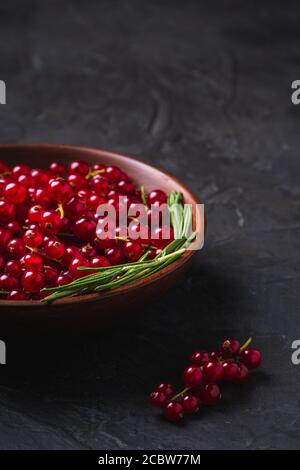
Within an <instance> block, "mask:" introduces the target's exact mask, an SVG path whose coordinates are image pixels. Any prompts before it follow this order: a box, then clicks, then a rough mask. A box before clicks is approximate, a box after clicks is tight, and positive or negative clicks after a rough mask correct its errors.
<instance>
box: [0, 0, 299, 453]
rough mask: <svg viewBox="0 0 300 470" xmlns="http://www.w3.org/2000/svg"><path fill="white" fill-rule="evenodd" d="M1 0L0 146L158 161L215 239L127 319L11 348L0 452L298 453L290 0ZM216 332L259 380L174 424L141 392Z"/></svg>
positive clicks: (0, 401) (295, 131) (295, 137)
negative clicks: (191, 196)
mask: <svg viewBox="0 0 300 470" xmlns="http://www.w3.org/2000/svg"><path fill="white" fill-rule="evenodd" d="M6 3H7V5H6V6H4V5H3V4H2V3H1V6H0V78H1V79H4V80H5V81H6V83H7V92H8V93H7V101H8V103H7V105H6V106H0V141H1V142H20V141H31V142H32V141H46V142H63V143H76V144H78V143H80V144H87V145H91V146H99V147H104V148H109V149H113V150H118V151H122V152H127V153H132V154H134V155H136V156H138V157H139V158H141V159H144V160H148V161H150V162H153V163H155V164H159V165H160V166H162V167H163V168H165V169H166V170H168V171H169V172H171V173H173V174H175V175H177V176H178V177H179V178H181V179H182V180H183V181H184V182H185V183H187V184H188V185H189V186H190V187H191V188H192V189H193V190H194V191H195V192H196V193H198V194H199V196H200V197H201V198H202V199H203V201H204V202H205V204H206V209H207V217H208V224H209V229H208V233H207V240H206V245H205V249H204V250H203V251H202V252H201V253H199V255H198V258H197V262H196V264H195V266H194V268H193V269H192V270H191V271H190V272H189V273H188V275H187V276H186V279H185V280H184V281H183V282H182V283H181V284H180V285H178V287H177V288H175V289H173V290H172V292H169V293H168V294H166V296H165V297H164V298H163V299H162V300H161V301H159V302H156V303H154V304H152V305H149V306H148V307H147V308H145V309H144V310H143V311H141V312H139V315H138V318H137V320H136V321H134V322H133V323H130V324H128V326H125V327H122V328H120V329H119V330H118V331H114V332H110V333H106V334H105V335H101V334H100V335H99V336H97V337H96V338H90V339H88V338H86V337H82V338H77V339H71V338H70V339H68V340H67V339H64V340H63V339H61V340H53V341H52V342H51V341H50V342H49V341H47V342H46V341H45V340H44V338H42V337H41V338H40V340H39V341H37V340H35V341H33V340H30V339H27V340H26V339H23V342H21V341H19V342H17V343H16V344H12V343H8V345H7V348H8V358H7V359H8V365H7V366H2V367H1V369H0V448H2V449H7V448H9V449H15V448H17V449H32V448H33V449H89V448H97V449H132V448H138V449H147V448H152V449H178V448H179V449H181V448H184V449H207V448H208V449H214V448H217V449H221V448H222V449H231V448H235V449H245V448H249V449H255V448H259V449H267V448H271V449H277V448H285V449H290V448H300V445H299V442H300V441H299V432H300V420H299V403H300V399H299V392H300V383H299V382H300V381H299V378H300V366H298V367H296V366H293V365H292V363H291V360H290V355H291V349H290V346H291V342H292V341H293V340H294V339H296V338H298V337H299V338H300V327H299V313H300V305H299V287H300V284H299V248H300V238H299V235H300V217H299V205H300V185H299V169H300V168H299V167H300V165H299V148H300V133H299V125H300V108H299V109H298V108H297V107H295V106H292V105H291V101H290V94H291V90H290V84H291V81H292V80H294V79H300V52H299V51H300V29H299V2H298V6H297V2H280V1H264V2H261V1H259V0H257V1H249V2H239V1H233V0H230V1H227V2H225V1H223V2H220V1H219V2H217V1H215V0H211V1H210V2H201V1H190V0H185V1H184V2H183V1H182V2H179V1H177V2H176V1H171V0H169V1H159V0H157V1H141V0H136V1H123V2H121V1H112V0H107V1H96V0H89V1H88V2H83V1H79V0H78V1H68V0H65V1H64V0H61V1H55V0H53V1H43V2H42V1H37V0H36V1H34V0H28V1H19V2H17V1H10V2H6ZM0 314H1V312H0ZM228 335H230V336H235V337H238V338H240V339H241V340H243V339H245V338H247V337H248V336H249V335H253V336H254V337H255V344H256V345H257V346H258V347H259V348H261V350H262V351H263V354H264V363H263V366H262V367H261V369H260V371H257V373H254V374H253V375H252V376H251V379H250V380H249V382H248V383H247V384H245V385H244V386H241V387H225V388H224V399H223V401H222V403H220V405H218V406H217V407H215V408H212V409H205V410H203V411H202V412H200V413H199V414H198V415H197V417H195V418H194V419H191V420H189V422H188V423H187V424H186V425H185V426H182V427H175V426H172V425H170V424H168V423H166V422H164V421H162V420H160V419H159V418H158V417H156V413H155V412H154V411H153V410H152V409H150V407H148V406H147V394H148V392H149V391H150V390H151V388H152V386H153V384H155V383H156V382H157V381H160V380H162V379H169V380H172V381H173V380H174V381H175V382H176V381H177V383H178V382H179V379H180V374H181V368H182V367H183V366H184V365H185V364H186V360H187V356H188V355H189V353H190V352H191V351H192V350H193V349H194V348H197V347H199V346H202V347H207V348H210V347H214V345H215V344H216V342H218V341H220V340H221V339H222V338H224V337H226V336H228ZM0 336H1V335H0Z"/></svg>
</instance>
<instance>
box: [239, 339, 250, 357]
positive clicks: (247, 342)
mask: <svg viewBox="0 0 300 470" xmlns="http://www.w3.org/2000/svg"><path fill="white" fill-rule="evenodd" d="M251 341H252V338H248V339H247V341H246V342H245V343H244V344H243V346H241V347H240V353H241V352H242V351H244V349H246V348H247V347H248V346H249V344H250V343H251Z"/></svg>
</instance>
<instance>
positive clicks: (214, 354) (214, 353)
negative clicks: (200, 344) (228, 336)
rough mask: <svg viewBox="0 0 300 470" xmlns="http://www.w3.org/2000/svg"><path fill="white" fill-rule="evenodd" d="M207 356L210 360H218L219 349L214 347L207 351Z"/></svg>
mask: <svg viewBox="0 0 300 470" xmlns="http://www.w3.org/2000/svg"><path fill="white" fill-rule="evenodd" d="M209 357H210V359H211V360H212V361H218V360H219V358H221V357H222V354H221V351H220V350H219V349H214V350H213V351H211V352H210V353H209Z"/></svg>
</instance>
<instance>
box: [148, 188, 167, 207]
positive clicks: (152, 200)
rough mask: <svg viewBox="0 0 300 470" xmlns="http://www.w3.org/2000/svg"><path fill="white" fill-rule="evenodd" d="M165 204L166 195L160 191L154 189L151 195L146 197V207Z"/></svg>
mask: <svg viewBox="0 0 300 470" xmlns="http://www.w3.org/2000/svg"><path fill="white" fill-rule="evenodd" d="M166 202H167V195H166V193H164V192H163V191H161V190H160V189H155V190H154V191H151V193H150V194H149V195H148V198H147V203H148V206H151V205H154V204H159V205H160V204H165V203H166Z"/></svg>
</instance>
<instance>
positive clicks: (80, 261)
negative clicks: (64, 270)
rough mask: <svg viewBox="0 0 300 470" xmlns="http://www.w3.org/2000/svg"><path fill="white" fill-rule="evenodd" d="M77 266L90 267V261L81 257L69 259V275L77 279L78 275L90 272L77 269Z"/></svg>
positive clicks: (82, 275)
mask: <svg viewBox="0 0 300 470" xmlns="http://www.w3.org/2000/svg"><path fill="white" fill-rule="evenodd" d="M79 267H84V268H88V267H90V263H89V262H88V260H87V259H85V258H83V257H80V258H75V259H73V261H71V263H70V266H69V271H70V275H71V276H72V277H73V278H75V279H78V278H80V277H84V276H87V275H88V274H91V271H87V270H79V269H78V268H79Z"/></svg>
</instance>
